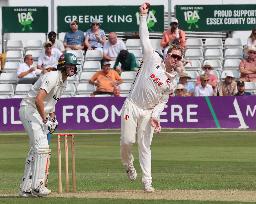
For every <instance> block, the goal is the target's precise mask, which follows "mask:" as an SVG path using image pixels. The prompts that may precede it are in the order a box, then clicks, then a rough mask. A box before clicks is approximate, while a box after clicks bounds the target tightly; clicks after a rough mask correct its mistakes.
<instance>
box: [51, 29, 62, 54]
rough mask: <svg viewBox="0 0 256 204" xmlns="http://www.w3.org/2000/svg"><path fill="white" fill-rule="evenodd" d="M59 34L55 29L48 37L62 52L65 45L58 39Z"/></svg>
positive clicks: (54, 46) (53, 45)
mask: <svg viewBox="0 0 256 204" xmlns="http://www.w3.org/2000/svg"><path fill="white" fill-rule="evenodd" d="M56 37H57V34H56V33H55V32H54V31H51V32H49V33H48V39H49V41H50V42H52V47H53V48H57V49H59V50H60V51H61V52H64V51H65V48H64V45H63V43H62V42H61V41H60V40H57V39H56Z"/></svg>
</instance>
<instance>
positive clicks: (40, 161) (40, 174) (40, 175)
mask: <svg viewBox="0 0 256 204" xmlns="http://www.w3.org/2000/svg"><path fill="white" fill-rule="evenodd" d="M49 153H50V149H49V148H40V149H38V150H37V151H35V153H34V157H35V159H34V165H32V175H33V177H32V189H38V188H39V187H40V186H42V185H44V182H45V170H46V162H47V158H48V156H49Z"/></svg>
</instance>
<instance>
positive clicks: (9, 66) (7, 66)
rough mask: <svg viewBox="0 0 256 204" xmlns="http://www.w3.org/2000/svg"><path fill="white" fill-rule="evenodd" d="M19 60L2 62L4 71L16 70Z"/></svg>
mask: <svg viewBox="0 0 256 204" xmlns="http://www.w3.org/2000/svg"><path fill="white" fill-rule="evenodd" d="M19 64H20V63H19V62H6V63H5V64H4V69H3V71H4V72H17V69H18V67H19Z"/></svg>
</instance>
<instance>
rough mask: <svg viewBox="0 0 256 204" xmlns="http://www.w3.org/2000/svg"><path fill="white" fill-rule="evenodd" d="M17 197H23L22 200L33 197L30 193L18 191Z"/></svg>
mask: <svg viewBox="0 0 256 204" xmlns="http://www.w3.org/2000/svg"><path fill="white" fill-rule="evenodd" d="M19 196H20V197H23V198H28V197H32V196H33V195H32V193H31V191H30V192H25V191H20V192H19Z"/></svg>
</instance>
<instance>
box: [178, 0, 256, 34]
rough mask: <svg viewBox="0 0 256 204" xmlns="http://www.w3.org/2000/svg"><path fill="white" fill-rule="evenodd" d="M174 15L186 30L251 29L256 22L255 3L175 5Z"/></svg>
mask: <svg viewBox="0 0 256 204" xmlns="http://www.w3.org/2000/svg"><path fill="white" fill-rule="evenodd" d="M176 17H177V19H178V20H179V24H180V27H181V28H182V29H184V30H187V31H234V30H252V29H253V28H255V24H256V4H250V5H249V4H247V5H243V4H241V5H177V6H176Z"/></svg>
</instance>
